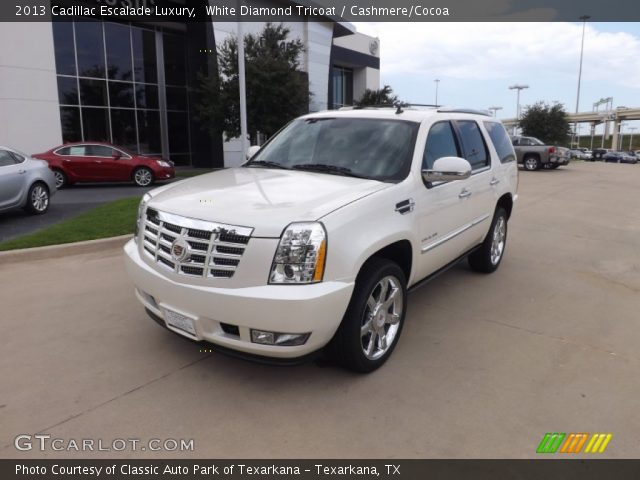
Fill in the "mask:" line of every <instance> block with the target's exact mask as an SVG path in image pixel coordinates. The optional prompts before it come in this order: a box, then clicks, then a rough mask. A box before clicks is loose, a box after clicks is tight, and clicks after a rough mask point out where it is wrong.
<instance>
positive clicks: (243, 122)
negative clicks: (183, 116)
mask: <svg viewBox="0 0 640 480" xmlns="http://www.w3.org/2000/svg"><path fill="white" fill-rule="evenodd" d="M241 3H242V2H241V0H238V11H240V8H239V7H240V4H241ZM238 84H239V90H240V92H239V93H240V142H241V148H242V152H241V156H240V162H241V163H244V162H245V161H246V159H247V151H248V150H249V145H248V143H249V142H248V141H247V133H248V132H247V130H248V129H247V84H246V76H245V68H244V31H243V25H242V19H238Z"/></svg>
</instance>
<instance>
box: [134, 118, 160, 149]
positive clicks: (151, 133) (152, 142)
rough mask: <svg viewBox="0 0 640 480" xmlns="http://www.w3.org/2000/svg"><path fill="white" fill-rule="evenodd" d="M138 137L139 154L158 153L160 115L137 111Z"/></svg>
mask: <svg viewBox="0 0 640 480" xmlns="http://www.w3.org/2000/svg"><path fill="white" fill-rule="evenodd" d="M138 135H139V140H140V153H143V154H144V153H159V152H161V151H162V145H161V144H160V138H161V136H160V114H159V113H158V112H154V111H144V110H138Z"/></svg>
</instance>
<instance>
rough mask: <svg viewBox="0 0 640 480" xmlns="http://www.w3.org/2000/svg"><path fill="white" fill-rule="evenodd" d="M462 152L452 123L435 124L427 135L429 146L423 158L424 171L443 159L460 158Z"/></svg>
mask: <svg viewBox="0 0 640 480" xmlns="http://www.w3.org/2000/svg"><path fill="white" fill-rule="evenodd" d="M459 156H460V152H459V149H458V143H457V142H456V137H455V134H454V133H453V128H452V127H451V122H438V123H435V124H434V125H433V126H432V127H431V129H430V130H429V135H427V145H426V146H425V148H424V156H423V157H422V169H423V170H429V169H431V168H433V162H435V161H436V160H437V159H439V158H442V157H459Z"/></svg>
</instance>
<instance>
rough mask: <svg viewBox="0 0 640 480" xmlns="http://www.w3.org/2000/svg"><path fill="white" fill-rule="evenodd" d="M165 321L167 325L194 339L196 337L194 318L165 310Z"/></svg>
mask: <svg viewBox="0 0 640 480" xmlns="http://www.w3.org/2000/svg"><path fill="white" fill-rule="evenodd" d="M164 319H165V321H166V322H167V325H171V326H172V327H174V328H177V329H179V330H182V331H185V332H187V333H189V334H191V335H193V336H194V337H195V336H196V327H195V325H194V323H193V319H192V318H189V317H187V316H185V315H182V314H181V313H178V312H174V311H173V310H168V309H166V308H165V310H164Z"/></svg>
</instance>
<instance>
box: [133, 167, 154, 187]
mask: <svg viewBox="0 0 640 480" xmlns="http://www.w3.org/2000/svg"><path fill="white" fill-rule="evenodd" d="M133 179H134V181H135V182H136V185H139V186H140V187H147V186H149V185H150V184H151V182H152V181H153V174H152V173H151V171H149V170H147V169H146V168H139V169H138V170H136V173H135V175H134V177H133Z"/></svg>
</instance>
